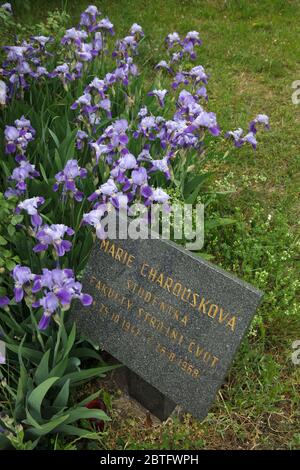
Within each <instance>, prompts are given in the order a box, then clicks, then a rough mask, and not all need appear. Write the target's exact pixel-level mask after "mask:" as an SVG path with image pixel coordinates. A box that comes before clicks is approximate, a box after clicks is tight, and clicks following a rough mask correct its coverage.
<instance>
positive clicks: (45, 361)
mask: <svg viewBox="0 0 300 470" xmlns="http://www.w3.org/2000/svg"><path fill="white" fill-rule="evenodd" d="M50 352H51V351H50V349H49V350H48V351H46V352H45V354H44V355H43V357H42V360H41V362H40V363H39V365H38V367H37V369H36V371H35V374H34V378H35V382H36V383H37V384H38V385H40V384H41V383H42V382H44V381H45V380H46V379H47V377H49V356H50Z"/></svg>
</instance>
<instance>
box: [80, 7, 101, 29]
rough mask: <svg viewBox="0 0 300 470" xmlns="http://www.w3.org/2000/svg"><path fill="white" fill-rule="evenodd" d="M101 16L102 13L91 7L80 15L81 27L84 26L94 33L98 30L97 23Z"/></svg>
mask: <svg viewBox="0 0 300 470" xmlns="http://www.w3.org/2000/svg"><path fill="white" fill-rule="evenodd" d="M100 15H101V13H100V11H99V10H98V8H97V7H96V6H95V5H90V6H88V8H87V9H86V10H85V11H84V12H83V13H81V15H80V22H79V24H80V26H84V27H86V28H87V29H88V31H90V32H91V31H94V30H95V29H96V28H97V21H98V18H99V16H100Z"/></svg>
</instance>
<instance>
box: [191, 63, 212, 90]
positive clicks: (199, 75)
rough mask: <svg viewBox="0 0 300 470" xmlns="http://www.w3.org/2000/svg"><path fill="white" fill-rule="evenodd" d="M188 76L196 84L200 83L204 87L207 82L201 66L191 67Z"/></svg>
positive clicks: (206, 76)
mask: <svg viewBox="0 0 300 470" xmlns="http://www.w3.org/2000/svg"><path fill="white" fill-rule="evenodd" d="M189 75H190V76H191V77H192V78H193V79H194V80H195V82H196V83H199V82H202V83H204V84H205V85H206V84H207V82H208V75H207V74H206V73H205V70H204V67H202V65H197V66H196V67H193V68H192V69H191V70H190V72H189Z"/></svg>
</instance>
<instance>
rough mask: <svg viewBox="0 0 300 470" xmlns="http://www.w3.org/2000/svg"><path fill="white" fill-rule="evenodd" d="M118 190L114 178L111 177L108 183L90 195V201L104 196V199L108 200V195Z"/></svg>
mask: <svg viewBox="0 0 300 470" xmlns="http://www.w3.org/2000/svg"><path fill="white" fill-rule="evenodd" d="M117 192H118V188H117V186H116V184H115V182H114V180H113V179H112V178H109V179H108V180H107V182H106V183H104V184H102V185H101V186H100V187H99V189H96V191H95V192H93V193H92V194H91V195H90V196H89V197H88V201H90V202H91V201H95V200H96V199H98V198H99V197H101V196H102V198H103V200H104V201H106V198H107V196H112V195H113V194H115V193H117Z"/></svg>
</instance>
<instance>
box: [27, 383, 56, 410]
mask: <svg viewBox="0 0 300 470" xmlns="http://www.w3.org/2000/svg"><path fill="white" fill-rule="evenodd" d="M58 379H59V377H50V378H49V379H47V380H45V381H44V382H42V383H41V384H40V385H38V386H37V387H36V388H35V389H34V390H33V391H32V392H31V393H30V395H29V396H28V398H27V406H28V409H29V408H30V409H31V410H32V411H34V413H35V415H36V416H39V417H41V405H42V401H43V400H44V398H45V396H46V394H47V392H48V390H50V388H51V387H52V385H54V384H55V382H57V381H58Z"/></svg>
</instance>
